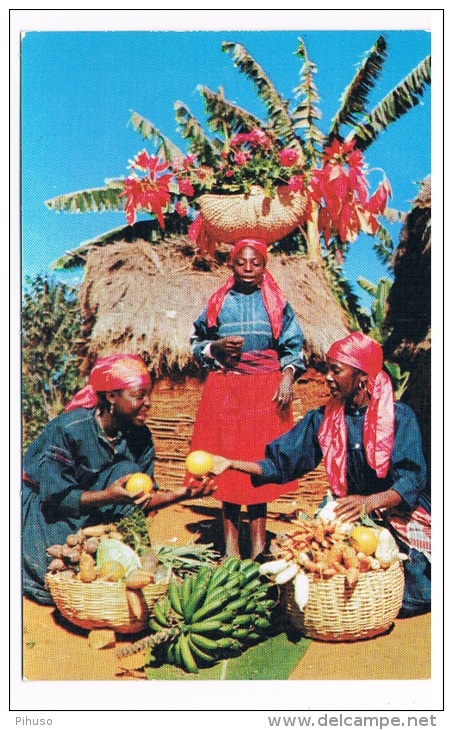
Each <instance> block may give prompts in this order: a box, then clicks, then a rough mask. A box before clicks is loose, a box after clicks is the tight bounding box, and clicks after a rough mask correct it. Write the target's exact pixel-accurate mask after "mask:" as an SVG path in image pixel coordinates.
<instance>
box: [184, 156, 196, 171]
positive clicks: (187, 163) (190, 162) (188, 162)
mask: <svg viewBox="0 0 453 730" xmlns="http://www.w3.org/2000/svg"><path fill="white" fill-rule="evenodd" d="M196 159H197V156H196V155H187V156H186V157H185V158H184V163H183V164H184V169H185V170H190V168H191V167H193V166H194V163H195V161H196Z"/></svg>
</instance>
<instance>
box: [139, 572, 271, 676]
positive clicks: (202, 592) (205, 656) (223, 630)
mask: <svg viewBox="0 0 453 730" xmlns="http://www.w3.org/2000/svg"><path fill="white" fill-rule="evenodd" d="M270 587H271V584H270V583H269V582H265V583H263V580H262V578H261V577H260V566H259V564H258V563H255V562H254V561H253V560H250V559H249V560H239V559H238V558H226V560H225V561H224V562H223V563H222V564H221V565H220V566H217V567H214V568H213V567H209V566H201V567H200V569H199V571H198V573H197V574H196V575H193V574H190V575H189V574H188V575H186V576H185V577H184V579H183V581H182V583H180V584H178V583H176V581H173V582H171V583H170V585H169V588H168V593H167V595H166V596H163V597H162V598H160V599H159V600H158V601H156V603H155V604H154V606H153V615H152V617H151V619H150V622H149V627H150V629H151V630H152V631H153V632H156V633H159V632H162V631H165V630H167V631H168V630H169V629H173V630H174V629H176V630H177V633H176V632H174V633H173V635H172V637H171V638H170V640H169V641H167V642H166V643H164V644H160V645H159V646H158V647H156V651H155V652H154V653H155V655H156V658H157V659H160V660H161V661H166V662H168V663H169V664H175V665H176V666H178V667H181V668H182V669H184V670H185V671H187V672H193V673H196V672H198V671H199V669H200V668H201V667H207V666H210V665H212V664H215V662H217V661H218V660H219V659H221V658H222V657H224V656H225V655H231V654H233V655H234V654H235V653H240V652H241V651H242V650H243V649H244V648H245V647H246V646H247V645H248V644H251V643H254V642H256V641H259V640H260V639H261V638H262V637H263V632H265V631H267V630H268V629H269V628H270V627H271V612H272V609H273V608H274V607H275V605H276V602H275V601H274V600H272V599H269V598H268V590H269V588H270ZM157 654H158V655H159V656H157Z"/></svg>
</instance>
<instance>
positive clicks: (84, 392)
mask: <svg viewBox="0 0 453 730" xmlns="http://www.w3.org/2000/svg"><path fill="white" fill-rule="evenodd" d="M150 384H151V377H150V374H149V372H148V368H147V367H146V365H145V363H144V362H143V360H142V358H141V357H139V356H138V355H131V354H124V355H123V354H117V355H108V356H107V357H101V358H99V360H97V361H96V362H95V364H94V366H93V369H92V371H91V373H90V375H89V377H88V384H87V385H86V386H85V387H84V388H82V389H81V390H79V391H78V392H77V393H76V394H75V396H74V397H73V398H72V400H71V401H70V402H69V403H68V404H67V406H66V407H65V411H72V410H74V408H94V406H96V405H97V404H98V396H97V393H106V392H108V391H109V390H122V389H123V388H131V387H132V388H135V387H146V386H148V385H150Z"/></svg>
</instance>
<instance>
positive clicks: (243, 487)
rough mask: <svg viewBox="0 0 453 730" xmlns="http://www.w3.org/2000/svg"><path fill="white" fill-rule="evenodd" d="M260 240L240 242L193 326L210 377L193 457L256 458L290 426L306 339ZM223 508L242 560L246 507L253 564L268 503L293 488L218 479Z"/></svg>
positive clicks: (196, 349) (231, 549) (194, 343)
mask: <svg viewBox="0 0 453 730" xmlns="http://www.w3.org/2000/svg"><path fill="white" fill-rule="evenodd" d="M267 260H268V255H267V247H266V244H265V243H264V242H263V241H259V240H256V239H252V238H244V239H241V240H239V241H237V242H236V244H235V245H234V246H233V249H232V251H231V254H230V262H231V267H232V274H231V275H230V277H229V278H228V280H227V281H226V283H225V284H224V285H223V286H222V287H221V288H220V289H219V290H218V291H216V292H215V293H214V294H213V295H212V297H211V298H210V300H209V302H208V305H207V308H206V309H205V310H204V312H203V313H202V314H201V315H200V317H199V318H198V319H197V320H196V321H195V323H194V334H193V336H192V338H191V347H192V352H193V354H194V356H195V358H196V359H197V360H198V362H200V363H201V364H202V366H203V367H205V368H208V369H209V374H208V377H207V380H206V383H205V385H204V388H203V394H202V398H201V403H200V406H199V410H198V413H197V418H196V422H195V426H194V431H193V436H192V441H191V450H196V449H203V450H206V451H209V452H211V453H215V454H218V453H221V454H225V455H227V456H228V455H229V456H230V457H237V456H238V455H240V456H241V458H244V459H256V458H259V456H260V455H261V454H262V453H263V449H264V446H265V444H266V443H268V442H269V441H270V440H273V439H274V438H276V437H277V436H279V435H281V434H282V433H284V432H285V431H287V430H288V429H289V428H291V426H292V425H293V417H292V408H291V402H292V399H293V382H294V379H295V377H297V375H298V374H300V373H301V372H303V371H304V370H305V366H304V363H303V355H302V346H303V336H302V331H301V329H300V326H299V324H298V322H297V320H296V318H295V315H294V312H293V310H292V308H291V306H290V305H289V303H288V302H287V301H286V297H285V296H284V294H283V293H282V291H281V290H280V288H279V287H278V285H277V283H276V281H275V280H274V279H273V277H272V276H271V275H270V274H269V272H268V271H267V270H266V264H267ZM216 485H217V489H216V498H217V499H219V500H220V501H221V502H222V503H223V527H224V537H225V552H226V554H227V555H232V556H239V555H240V550H239V526H240V511H241V505H247V513H248V519H249V525H250V542H251V557H252V558H257V557H259V556H260V554H261V553H262V552H263V551H264V548H265V540H266V514H267V502H271V501H273V500H274V499H276V498H277V497H278V496H280V495H281V494H283V493H286V492H290V491H293V490H294V489H296V488H297V482H293V483H290V484H285V486H284V487H282V486H281V485H277V484H267V485H266V487H264V488H263V489H261V490H255V489H254V488H253V486H252V484H251V482H250V477H249V476H248V475H247V474H224V475H222V476H220V477H219V479H218V480H216Z"/></svg>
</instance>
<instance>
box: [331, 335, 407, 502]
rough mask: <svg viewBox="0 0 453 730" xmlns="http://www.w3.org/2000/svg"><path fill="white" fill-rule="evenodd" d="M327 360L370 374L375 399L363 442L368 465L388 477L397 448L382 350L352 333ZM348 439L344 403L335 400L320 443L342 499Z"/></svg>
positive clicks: (367, 339) (392, 398) (332, 350)
mask: <svg viewBox="0 0 453 730" xmlns="http://www.w3.org/2000/svg"><path fill="white" fill-rule="evenodd" d="M327 357H329V358H331V359H332V360H337V361H338V362H341V363H344V364H345V365H351V366H352V367H354V368H357V369H358V370H362V371H363V372H364V373H366V374H367V375H368V384H367V390H368V392H369V394H370V398H371V400H370V404H369V406H368V408H367V412H366V415H365V422H364V426H363V443H364V447H365V453H366V458H367V461H368V464H369V465H370V466H371V468H372V469H374V470H375V471H376V474H377V476H378V477H379V478H382V477H385V476H386V474H387V471H388V468H389V464H390V458H391V455H392V449H393V439H394V395H393V388H392V383H391V380H390V378H389V376H388V375H387V373H385V372H384V371H383V369H382V367H383V362H384V358H383V352H382V347H381V346H380V345H379V343H377V342H376V340H373V339H372V338H371V337H368V336H367V335H364V334H362V333H361V332H352V333H351V334H350V335H348V336H347V337H345V338H344V339H342V340H338V341H337V342H334V344H333V345H332V346H331V347H330V349H329V351H328V352H327ZM347 438H348V437H347V430H346V418H345V412H344V403H342V402H341V401H337V400H336V399H335V398H332V399H331V400H329V401H328V403H327V404H326V407H325V411H324V419H323V422H322V424H321V428H320V430H319V433H318V440H319V443H320V446H321V449H322V452H323V454H324V463H325V467H326V471H327V476H328V478H329V482H330V484H331V486H332V489H333V491H334V493H335V494H336V495H337V496H339V497H343V496H345V495H346V494H347V483H346V452H347Z"/></svg>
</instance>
